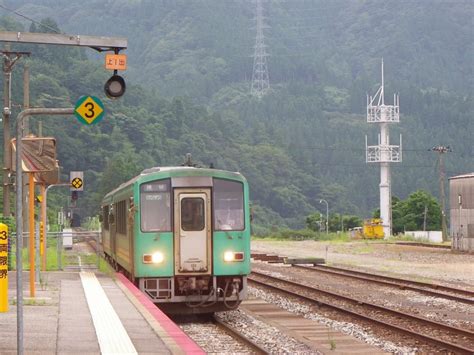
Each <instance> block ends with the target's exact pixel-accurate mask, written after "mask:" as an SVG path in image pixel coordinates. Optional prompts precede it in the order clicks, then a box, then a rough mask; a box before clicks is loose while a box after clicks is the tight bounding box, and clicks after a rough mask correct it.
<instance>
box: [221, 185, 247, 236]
mask: <svg viewBox="0 0 474 355" xmlns="http://www.w3.org/2000/svg"><path fill="white" fill-rule="evenodd" d="M213 185H214V187H213V193H214V199H213V200H214V228H215V230H243V229H244V186H243V184H242V183H240V182H237V181H230V180H222V179H214V183H213Z"/></svg>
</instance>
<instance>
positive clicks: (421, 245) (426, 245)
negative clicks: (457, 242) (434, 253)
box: [393, 242, 451, 250]
mask: <svg viewBox="0 0 474 355" xmlns="http://www.w3.org/2000/svg"><path fill="white" fill-rule="evenodd" d="M393 244H394V245H407V246H414V247H425V248H437V249H449V250H451V245H442V244H427V243H420V242H395V243H393Z"/></svg>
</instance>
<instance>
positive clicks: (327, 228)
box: [319, 198, 329, 234]
mask: <svg viewBox="0 0 474 355" xmlns="http://www.w3.org/2000/svg"><path fill="white" fill-rule="evenodd" d="M323 202H324V203H325V204H326V234H329V204H328V202H327V201H326V200H325V199H323V198H321V199H319V203H323Z"/></svg>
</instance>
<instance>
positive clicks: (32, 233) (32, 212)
mask: <svg viewBox="0 0 474 355" xmlns="http://www.w3.org/2000/svg"><path fill="white" fill-rule="evenodd" d="M28 177H29V190H30V193H29V195H30V196H29V208H30V216H29V217H30V223H29V228H30V229H29V231H30V243H29V244H30V297H35V175H34V173H31V172H30V173H29V174H28Z"/></svg>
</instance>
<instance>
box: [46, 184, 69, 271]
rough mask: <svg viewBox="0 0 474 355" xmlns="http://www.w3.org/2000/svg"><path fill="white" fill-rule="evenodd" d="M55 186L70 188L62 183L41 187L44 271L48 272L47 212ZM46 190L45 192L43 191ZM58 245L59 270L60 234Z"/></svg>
mask: <svg viewBox="0 0 474 355" xmlns="http://www.w3.org/2000/svg"><path fill="white" fill-rule="evenodd" d="M55 186H69V184H68V183H60V184H52V185H49V186H48V187H46V188H45V185H41V188H42V192H41V195H42V196H43V201H41V220H42V221H43V228H44V240H43V243H44V244H43V271H44V270H46V251H47V244H48V243H47V239H48V228H47V224H46V222H47V221H46V211H47V209H48V191H49V189H51V188H52V187H55ZM43 189H44V191H43ZM59 232H62V231H59ZM56 244H57V247H58V248H57V258H58V268H59V269H60V265H61V264H60V261H59V258H60V257H61V254H60V252H59V250H60V249H59V234H58V237H57V240H56Z"/></svg>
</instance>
